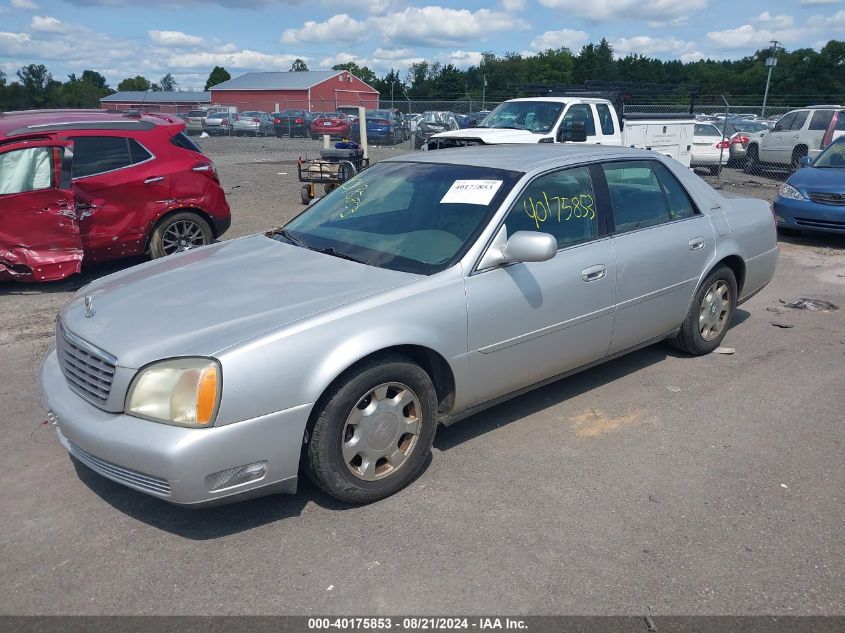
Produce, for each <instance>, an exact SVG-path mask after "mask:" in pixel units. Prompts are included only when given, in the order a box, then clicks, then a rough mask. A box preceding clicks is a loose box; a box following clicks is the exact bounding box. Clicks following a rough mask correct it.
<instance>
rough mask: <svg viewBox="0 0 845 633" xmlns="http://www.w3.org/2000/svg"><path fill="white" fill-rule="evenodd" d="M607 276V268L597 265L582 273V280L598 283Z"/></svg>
mask: <svg viewBox="0 0 845 633" xmlns="http://www.w3.org/2000/svg"><path fill="white" fill-rule="evenodd" d="M605 275H607V266H605V265H604V264H597V265H596V266H590V267H589V268H585V269H584V270H582V271H581V279H582V280H584V281H598V280H599V279H602V278H603V277H604V276H605Z"/></svg>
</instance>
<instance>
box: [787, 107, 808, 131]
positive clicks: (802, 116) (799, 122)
mask: <svg viewBox="0 0 845 633" xmlns="http://www.w3.org/2000/svg"><path fill="white" fill-rule="evenodd" d="M808 114H809V112H808V111H807V110H799V111H798V112H796V113H795V118H794V119H793V120H792V123H791V124H790V125H789V129H790V130H800V129H801V128H803V127H804V121H806V120H807V115H808Z"/></svg>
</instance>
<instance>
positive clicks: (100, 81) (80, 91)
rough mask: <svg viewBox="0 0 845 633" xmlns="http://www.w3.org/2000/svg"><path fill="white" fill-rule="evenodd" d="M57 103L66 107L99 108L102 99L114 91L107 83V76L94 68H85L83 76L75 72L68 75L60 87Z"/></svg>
mask: <svg viewBox="0 0 845 633" xmlns="http://www.w3.org/2000/svg"><path fill="white" fill-rule="evenodd" d="M58 92H59V99H58V103H57V104H53V105H60V106H62V107H65V108H97V107H99V105H100V99H102V98H103V97H105V96H106V95H108V94H111V93H112V90H111V89H110V88H109V87H108V84H107V83H106V78H105V77H103V76H102V75H101V74H100V73H98V72H96V71H93V70H85V71H83V72H82V76H81V77H77V76H76V75H75V74H70V75H68V81H66V82H65V83H64V84H63V85H62V86H61V87H60V88H59V89H58Z"/></svg>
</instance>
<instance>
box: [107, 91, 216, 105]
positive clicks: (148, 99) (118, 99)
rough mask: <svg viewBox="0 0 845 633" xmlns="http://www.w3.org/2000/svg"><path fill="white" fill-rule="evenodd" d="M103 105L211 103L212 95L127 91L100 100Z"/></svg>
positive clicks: (193, 92)
mask: <svg viewBox="0 0 845 633" xmlns="http://www.w3.org/2000/svg"><path fill="white" fill-rule="evenodd" d="M100 101H101V102H103V103H211V93H210V92H201V91H187V90H186V91H184V92H144V91H143V90H127V91H124V92H115V93H114V94H113V95H109V96H108V97H103V98H102V99H100Z"/></svg>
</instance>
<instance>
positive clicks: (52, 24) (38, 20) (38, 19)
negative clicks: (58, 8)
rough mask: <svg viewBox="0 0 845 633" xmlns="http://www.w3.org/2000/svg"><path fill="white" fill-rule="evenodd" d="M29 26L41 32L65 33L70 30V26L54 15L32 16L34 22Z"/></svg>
mask: <svg viewBox="0 0 845 633" xmlns="http://www.w3.org/2000/svg"><path fill="white" fill-rule="evenodd" d="M29 28H30V29H32V30H33V31H38V32H39V33H64V32H66V31H67V30H68V26H67V25H66V24H65V23H64V22H62V21H61V20H58V19H56V18H54V17H52V16H40V15H35V16H33V17H32V23H31V24H30V25H29Z"/></svg>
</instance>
